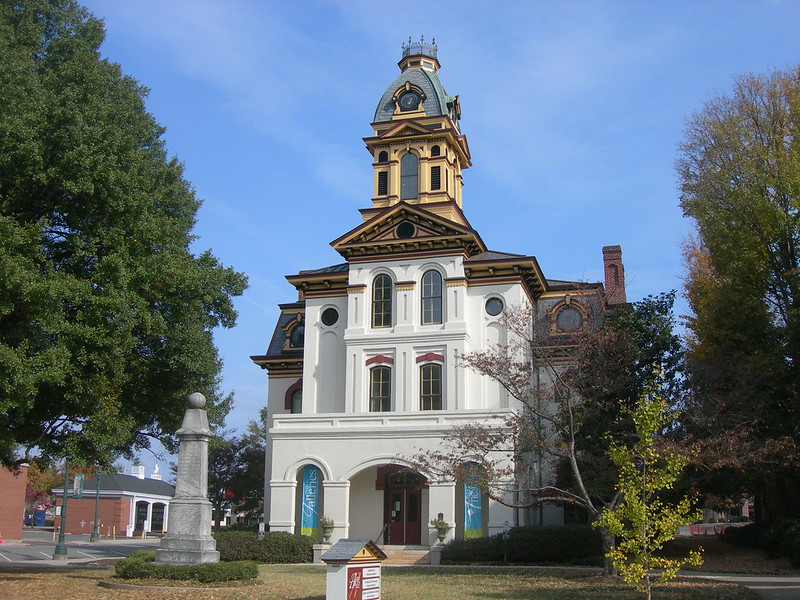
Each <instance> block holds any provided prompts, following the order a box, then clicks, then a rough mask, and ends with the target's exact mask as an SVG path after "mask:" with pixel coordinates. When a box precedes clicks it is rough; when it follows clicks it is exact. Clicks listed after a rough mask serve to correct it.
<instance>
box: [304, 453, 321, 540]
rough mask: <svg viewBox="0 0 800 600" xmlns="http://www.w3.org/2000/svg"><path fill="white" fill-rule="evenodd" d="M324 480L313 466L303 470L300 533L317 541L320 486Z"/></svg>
mask: <svg viewBox="0 0 800 600" xmlns="http://www.w3.org/2000/svg"><path fill="white" fill-rule="evenodd" d="M321 480H322V473H320V470H319V469H318V468H317V467H315V466H312V465H307V466H306V467H305V468H304V469H303V490H302V495H303V496H302V498H303V503H302V507H301V511H302V514H301V515H300V533H301V534H302V535H309V536H311V537H312V538H314V539H316V538H317V535H318V533H319V514H318V513H317V508H318V505H319V485H320V481H321Z"/></svg>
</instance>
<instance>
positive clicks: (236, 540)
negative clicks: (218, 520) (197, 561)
mask: <svg viewBox="0 0 800 600" xmlns="http://www.w3.org/2000/svg"><path fill="white" fill-rule="evenodd" d="M214 539H216V540H217V551H218V552H219V559H220V560H222V561H234V560H255V561H258V558H257V557H258V554H259V550H258V535H257V534H256V533H253V532H251V531H220V532H217V533H215V534H214Z"/></svg>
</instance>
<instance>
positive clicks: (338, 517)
mask: <svg viewBox="0 0 800 600" xmlns="http://www.w3.org/2000/svg"><path fill="white" fill-rule="evenodd" d="M322 489H323V490H325V498H324V502H325V506H324V507H323V513H324V514H325V516H326V517H330V518H331V519H333V528H334V529H333V535H331V544H335V543H336V542H337V541H339V540H340V539H343V538H347V537H349V535H350V520H349V516H348V515H349V514H350V482H349V481H336V480H329V479H326V480H324V481H323V482H322Z"/></svg>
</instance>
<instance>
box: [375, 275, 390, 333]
mask: <svg viewBox="0 0 800 600" xmlns="http://www.w3.org/2000/svg"><path fill="white" fill-rule="evenodd" d="M372 326H373V327H391V326H392V278H391V277H389V276H388V275H378V276H377V277H376V278H375V281H374V282H373V284H372Z"/></svg>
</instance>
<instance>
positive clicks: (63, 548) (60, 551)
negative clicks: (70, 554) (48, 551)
mask: <svg viewBox="0 0 800 600" xmlns="http://www.w3.org/2000/svg"><path fill="white" fill-rule="evenodd" d="M68 490H69V456H64V501H63V502H62V503H61V526H60V527H59V530H58V544H56V549H55V550H53V560H67V544H66V543H65V542H64V524H65V523H66V522H67V491H68Z"/></svg>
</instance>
